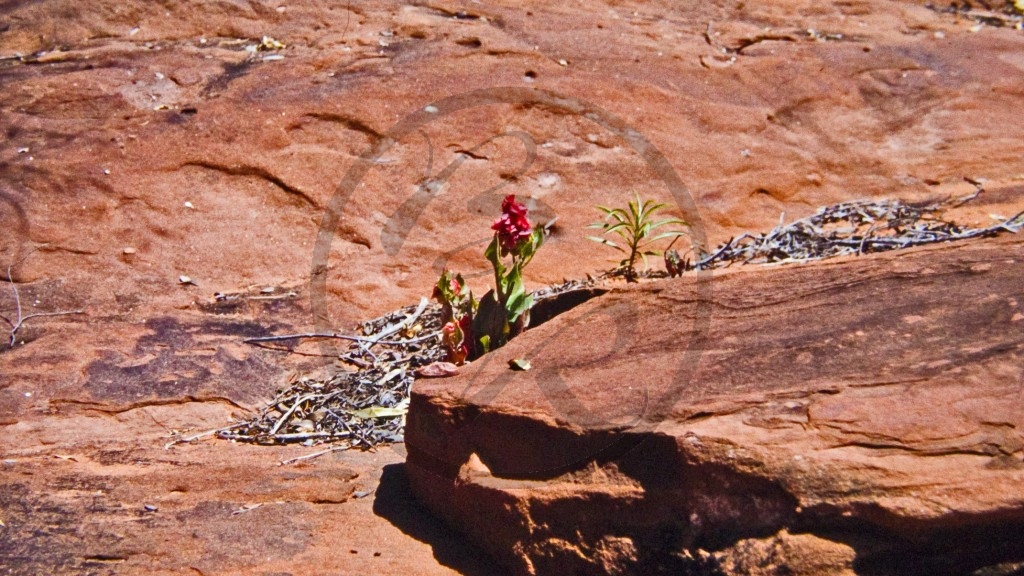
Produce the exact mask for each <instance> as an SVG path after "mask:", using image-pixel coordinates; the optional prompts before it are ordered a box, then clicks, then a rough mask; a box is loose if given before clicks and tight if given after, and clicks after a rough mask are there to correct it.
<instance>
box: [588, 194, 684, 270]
mask: <svg viewBox="0 0 1024 576" xmlns="http://www.w3.org/2000/svg"><path fill="white" fill-rule="evenodd" d="M664 207H665V204H662V203H659V202H655V201H654V200H643V199H641V198H640V195H639V194H636V200H635V201H630V202H629V204H628V207H627V208H609V207H607V206H596V207H595V208H597V209H598V210H599V211H601V212H602V213H604V219H602V220H601V221H600V222H594V223H593V224H591V225H589V226H587V228H600V229H601V230H602V232H601V235H600V236H587V238H589V239H591V240H593V241H595V242H600V243H601V244H605V245H607V246H611V247H612V248H615V249H616V250H618V251H619V252H622V253H623V254H626V257H625V258H623V259H622V260H621V261H620V262H619V269H620V270H622V272H623V274H624V275H625V276H626V281H627V282H636V276H637V273H636V258H637V256H639V257H640V258H641V259H642V260H643V261H644V268H646V267H647V257H648V256H657V255H658V254H659V253H660V252H658V251H656V250H651V249H650V248H649V247H650V246H651V245H652V244H654V243H655V242H657V241H659V240H664V239H665V238H673V239H676V238H679V237H680V236H685V235H686V234H687V232H686V231H685V230H666V231H664V232H658V233H656V231H657V230H658V229H659V228H662V227H664V226H688V224H687V223H686V221H685V220H681V219H679V218H665V219H662V220H657V221H655V220H654V216H655V214H657V213H658V212H659V211H660V210H661V209H663V208H664ZM612 233H614V234H617V235H618V236H619V238H620V239H621V242H620V243H615V242H612V241H611V240H609V239H608V238H605V236H608V235H609V234H612ZM673 241H674V240H673Z"/></svg>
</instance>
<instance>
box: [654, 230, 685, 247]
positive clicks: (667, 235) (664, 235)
mask: <svg viewBox="0 0 1024 576" xmlns="http://www.w3.org/2000/svg"><path fill="white" fill-rule="evenodd" d="M677 236H686V232H680V231H678V230H673V231H671V232H662V233H661V234H658V235H657V236H654V237H652V238H649V239H647V241H646V242H645V243H644V245H645V246H646V245H647V244H650V243H651V242H657V241H658V240H661V239H663V238H675V237H677Z"/></svg>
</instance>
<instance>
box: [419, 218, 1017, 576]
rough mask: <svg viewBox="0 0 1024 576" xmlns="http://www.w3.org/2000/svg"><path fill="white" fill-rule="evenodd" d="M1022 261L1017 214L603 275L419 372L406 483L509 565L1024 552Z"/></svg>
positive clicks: (887, 568)
mask: <svg viewBox="0 0 1024 576" xmlns="http://www.w3.org/2000/svg"><path fill="white" fill-rule="evenodd" d="M1022 272H1024V239H1022V238H1019V237H1010V238H1006V239H1003V240H998V241H986V242H981V243H975V244H968V245H949V246H942V247H935V248H930V249H923V250H913V251H908V252H901V253H888V254H885V255H878V256H874V257H866V258H861V259H852V260H851V259H847V260H845V261H841V262H840V261H836V262H829V263H821V264H817V265H813V266H789V267H783V268H778V269H759V270H742V271H737V272H735V273H726V274H722V275H718V276H716V278H715V279H714V281H713V282H712V283H711V284H708V285H702V284H701V282H700V281H699V280H695V279H694V278H693V277H690V278H687V279H681V280H678V281H661V282H657V283H652V284H649V285H645V286H640V287H636V288H630V289H623V290H616V291H612V292H611V293H609V294H606V295H604V296H601V297H599V298H596V299H594V300H592V301H590V302H588V303H587V304H585V305H583V306H580V307H579V308H578V309H576V310H573V311H572V312H570V313H568V314H565V315H563V316H560V317H558V318H556V319H554V320H552V321H551V322H549V323H547V324H545V325H543V326H541V327H539V328H536V329H534V330H531V331H529V332H527V333H526V334H525V335H523V336H521V337H520V338H517V339H516V340H515V341H513V342H511V343H510V344H509V345H508V346H506V347H505V348H503V349H501V350H499V351H497V352H495V353H494V354H492V355H491V356H489V357H485V358H484V359H482V360H481V361H478V362H476V363H474V364H480V367H479V368H476V367H475V366H470V367H469V368H468V369H467V370H464V373H463V375H461V376H459V377H456V378H454V379H450V380H445V381H429V382H427V381H424V382H417V385H416V387H415V390H414V394H413V399H412V403H411V406H410V410H409V416H408V428H407V436H406V437H407V445H408V447H409V458H408V464H407V466H408V470H409V474H410V476H411V478H412V480H413V486H414V488H415V490H416V491H417V494H418V495H419V496H420V498H421V499H422V500H423V501H424V502H425V503H426V504H427V505H428V506H429V507H430V508H431V509H433V510H434V511H435V512H436V513H437V514H438V515H440V516H442V517H444V518H446V519H447V520H448V521H449V522H450V523H451V524H452V525H453V526H454V527H456V528H457V529H459V530H462V531H463V532H464V533H466V534H467V536H468V537H470V538H472V539H473V540H474V541H476V542H477V543H478V544H480V545H481V546H482V547H484V548H485V549H486V550H488V551H489V552H490V553H491V554H492V555H493V556H494V557H495V558H497V559H499V560H500V561H501V562H502V563H504V565H505V566H507V567H508V569H509V570H510V571H512V572H513V573H515V574H531V575H532V574H567V573H572V574H605V573H609V572H625V573H636V574H648V573H655V572H657V571H659V570H667V571H669V572H671V573H716V572H717V571H724V572H725V573H729V574H751V573H756V574H782V573H798V574H820V573H844V572H845V573H853V572H856V573H882V574H908V573H922V574H924V573H929V574H940V573H941V574H961V573H965V572H970V571H972V570H975V569H979V568H981V567H984V566H988V565H996V564H1001V563H1009V562H1022V561H1024V547H1022V544H1021V539H1020V537H1019V534H1020V533H1021V529H1022V528H1024V461H1022V460H1021V457H1022V452H1024V450H1022V447H1024V436H1022V435H1021V433H1020V430H1021V428H1022V427H1024V411H1022V410H1021V405H1022V404H1021V401H1022V400H1024V396H1022V393H1024V392H1022V390H1024V373H1022V372H1021V366H1022V365H1024V363H1022V344H1024V341H1022V337H1021V335H1022V334H1024V332H1021V330H1020V329H1019V326H1017V324H1018V323H1019V322H1020V316H1021V313H1020V311H1021V306H1022V305H1024V300H1021V292H1020V290H1021V284H1020V278H1021V273H1022ZM712 286H713V287H712ZM712 292H713V294H712ZM707 298H712V300H711V302H712V303H711V304H710V306H708V305H707V304H706V302H707V301H708V300H707ZM1015 318H1016V320H1015ZM630 327H632V330H633V331H632V332H630V333H629V335H628V336H627V337H626V338H625V341H624V342H623V343H621V345H620V346H619V347H618V349H616V348H615V347H614V346H613V342H614V340H615V338H616V337H617V334H616V330H619V331H623V330H627V331H628V330H630ZM694 351H698V353H696V354H694ZM517 357H527V358H529V359H530V360H531V362H532V364H533V369H532V370H531V371H530V372H512V371H510V370H509V369H508V367H507V365H506V361H507V360H508V359H511V358H517ZM698 359H699V361H698ZM638 419H640V420H639V422H638Z"/></svg>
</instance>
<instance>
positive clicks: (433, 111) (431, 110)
mask: <svg viewBox="0 0 1024 576" xmlns="http://www.w3.org/2000/svg"><path fill="white" fill-rule="evenodd" d="M423 111H424V112H426V113H427V114H437V112H438V110H437V106H427V107H426V108H424V109H423Z"/></svg>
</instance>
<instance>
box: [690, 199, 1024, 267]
mask: <svg viewBox="0 0 1024 576" xmlns="http://www.w3.org/2000/svg"><path fill="white" fill-rule="evenodd" d="M947 207H948V206H947V204H946V203H938V204H934V203H933V204H908V203H905V202H902V201H900V200H870V201H858V202H844V203H842V204H835V205H833V206H828V207H825V208H822V209H820V210H818V211H817V212H816V213H815V214H813V215H811V216H808V217H807V218H802V219H800V220H796V221H794V222H791V223H789V224H780V225H779V226H777V227H776V228H775V229H773V230H772V231H770V232H768V233H765V234H758V235H756V236H755V235H751V234H743V235H741V236H738V237H736V238H731V239H730V240H729V241H728V242H725V243H724V244H722V245H721V246H719V247H718V248H717V249H716V250H714V251H713V252H712V253H711V254H710V255H707V256H704V257H703V258H701V259H698V260H696V261H695V262H692V263H690V262H685V265H684V269H685V270H706V269H709V268H725V267H728V266H732V265H733V264H736V263H739V264H782V263H789V262H808V261H813V260H821V259H824V258H832V257H835V256H853V255H860V254H868V253H872V252H884V251H887V250H897V249H900V248H910V247H911V246H921V245H924V244H934V243H936V242H951V241H954V240H968V239H971V238H983V237H989V236H995V235H997V234H999V233H1001V232H1013V233H1015V232H1018V231H1020V229H1021V228H1022V227H1024V212H1021V213H1019V214H1017V215H1016V216H1014V217H1012V218H1010V219H1008V220H1005V221H1003V222H1000V223H998V224H995V225H993V226H989V227H986V228H970V227H965V226H961V225H959V224H956V223H955V222H951V221H949V220H946V219H944V218H943V216H942V213H943V211H944V210H945V209H946V208H947Z"/></svg>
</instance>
